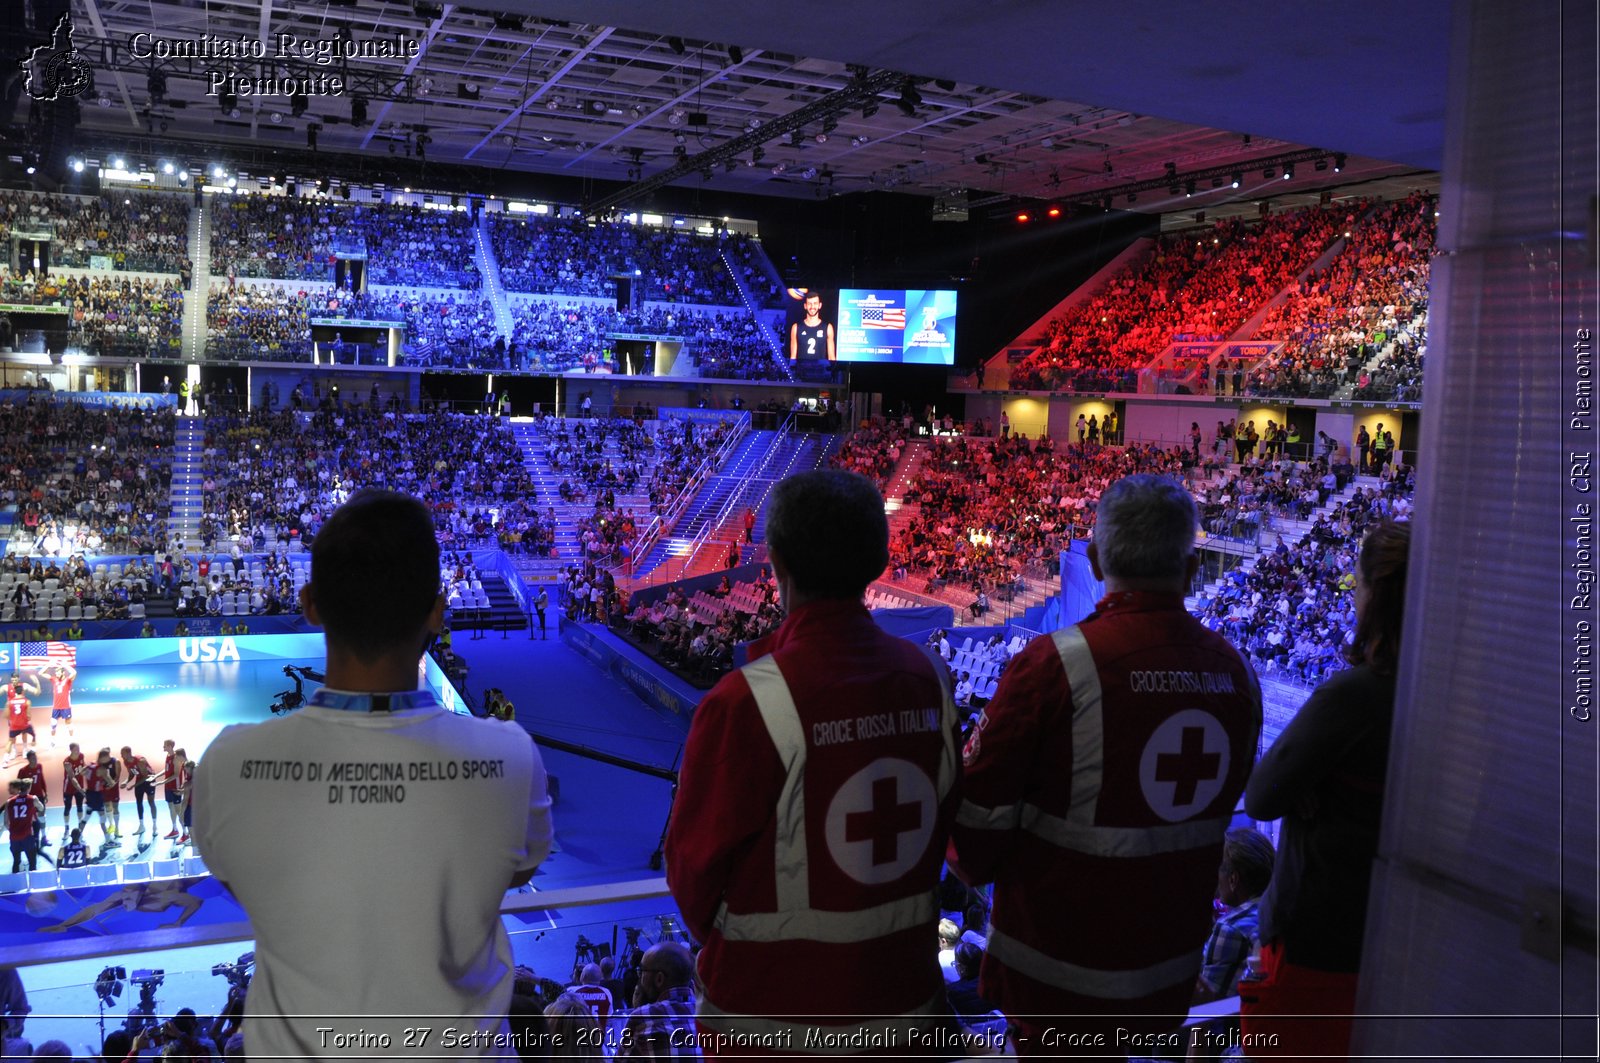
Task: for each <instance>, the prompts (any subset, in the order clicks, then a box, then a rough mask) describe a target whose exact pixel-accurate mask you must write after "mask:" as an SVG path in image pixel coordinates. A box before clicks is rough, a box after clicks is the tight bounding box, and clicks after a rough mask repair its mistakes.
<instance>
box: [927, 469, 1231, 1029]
mask: <svg viewBox="0 0 1600 1063" xmlns="http://www.w3.org/2000/svg"><path fill="white" fill-rule="evenodd" d="M1197 527H1198V519H1197V515H1196V512H1195V505H1194V500H1193V499H1192V498H1191V497H1190V496H1189V493H1188V491H1187V490H1186V489H1185V488H1184V487H1183V485H1182V484H1181V483H1178V482H1177V481H1175V480H1171V479H1168V478H1165V477H1160V476H1152V475H1139V476H1128V477H1125V478H1123V479H1121V480H1118V481H1116V482H1115V483H1113V484H1111V485H1110V486H1109V487H1107V488H1106V490H1105V491H1104V493H1103V494H1102V495H1101V497H1100V505H1099V510H1098V521H1097V523H1096V527H1095V532H1094V541H1093V542H1092V543H1091V544H1090V546H1089V551H1088V556H1089V564H1090V567H1091V568H1092V569H1093V571H1094V574H1095V576H1096V578H1098V579H1101V580H1103V581H1104V582H1105V586H1106V593H1105V596H1104V597H1103V598H1102V599H1101V600H1100V602H1099V603H1098V604H1097V605H1096V607H1095V611H1094V612H1093V613H1091V614H1090V615H1089V616H1087V617H1085V618H1084V619H1083V620H1082V621H1080V622H1079V623H1077V624H1075V625H1073V626H1071V627H1068V628H1065V629H1063V630H1061V631H1057V632H1055V633H1054V634H1052V635H1042V636H1040V637H1038V638H1036V639H1034V640H1033V641H1032V642H1031V643H1030V644H1029V645H1028V646H1027V648H1026V649H1024V650H1023V651H1022V652H1021V653H1020V654H1018V655H1017V656H1016V657H1014V658H1013V659H1012V661H1011V664H1010V666H1009V667H1008V668H1007V669H1006V672H1005V676H1004V678H1003V679H1002V680H1001V682H1000V686H999V689H998V690H996V692H995V697H994V699H993V700H992V701H991V702H990V703H989V704H988V706H987V707H986V708H985V709H984V711H983V714H982V716H980V718H979V721H978V725H977V727H976V728H975V729H974V731H973V732H972V735H971V737H970V738H969V739H968V742H967V746H966V749H965V751H964V753H963V760H964V763H965V768H966V771H965V775H964V778H963V783H962V785H963V788H964V791H965V794H964V796H965V800H963V801H962V804H961V808H960V812H959V813H958V815H957V817H956V826H955V828H954V831H953V836H952V844H951V862H952V864H953V865H954V866H955V868H956V871H957V873H958V874H959V875H960V876H961V877H962V878H963V879H964V880H965V881H966V882H967V883H968V884H969V885H973V886H977V885H982V884H984V883H989V882H993V883H994V910H993V915H992V925H991V927H990V934H989V940H988V949H987V951H986V952H985V955H984V959H983V973H982V981H981V986H980V988H981V991H982V993H983V996H984V997H985V998H986V999H988V1000H991V1001H993V1002H994V1003H995V1005H996V1006H998V1007H999V1008H1000V1010H1002V1011H1003V1012H1004V1013H1005V1014H1006V1016H1007V1017H1008V1018H1009V1019H1010V1021H1011V1026H1012V1030H1013V1032H1014V1034H1015V1036H1016V1041H1017V1048H1018V1050H1019V1052H1020V1053H1022V1054H1036V1053H1041V1054H1059V1053H1060V1052H1062V1051H1063V1050H1064V1048H1065V1047H1066V1046H1068V1045H1069V1041H1068V1040H1065V1038H1069V1037H1072V1038H1076V1039H1075V1040H1072V1041H1071V1042H1070V1044H1072V1045H1078V1046H1082V1045H1089V1046H1091V1047H1097V1048H1098V1049H1099V1054H1104V1053H1105V1052H1106V1051H1110V1052H1118V1051H1120V1052H1123V1053H1127V1052H1130V1051H1131V1052H1132V1053H1133V1054H1135V1055H1152V1054H1160V1053H1159V1052H1151V1051H1150V1049H1152V1048H1168V1047H1170V1048H1174V1049H1175V1050H1177V1051H1180V1052H1181V1051H1182V1048H1181V1045H1180V1041H1179V1040H1178V1039H1176V1038H1175V1035H1173V1037H1171V1038H1169V1036H1168V1035H1169V1034H1170V1033H1171V1032H1172V1031H1174V1030H1175V1029H1176V1027H1177V1025H1178V1023H1179V1022H1180V1021H1181V1019H1182V1017H1183V1015H1184V1014H1185V1012H1186V1011H1187V1010H1188V1007H1189V999H1190V995H1191V994H1192V993H1193V991H1194V986H1195V980H1196V977H1197V976H1198V974H1199V971H1200V947H1201V945H1202V943H1203V942H1204V941H1205V940H1206V935H1207V932H1208V931H1209V930H1210V927H1211V915H1212V909H1211V899H1212V895H1213V893H1214V892H1215V888H1216V875H1217V866H1218V863H1219V861H1220V860H1221V858H1222V847H1223V837H1224V834H1225V833H1226V831H1227V829H1228V825H1229V822H1230V819H1231V818H1232V814H1233V810H1234V806H1235V805H1236V804H1237V802H1238V800H1239V796H1240V794H1242V793H1243V792H1244V785H1245V780H1246V778H1247V777H1248V776H1249V774H1250V766H1251V761H1252V759H1253V757H1254V754H1255V748H1256V741H1257V739H1258V737H1259V735H1260V732H1261V693H1260V689H1259V687H1258V686H1257V683H1256V678H1255V674H1254V673H1253V672H1252V671H1251V670H1250V666H1249V665H1248V664H1247V663H1246V662H1245V660H1244V659H1243V658H1242V657H1241V656H1240V655H1239V653H1238V652H1237V651H1236V650H1235V649H1234V648H1233V647H1232V646H1231V645H1229V644H1228V642H1227V641H1226V640H1224V639H1223V638H1222V636H1220V635H1217V634H1215V633H1213V632H1211V631H1208V630H1207V629H1206V628H1205V627H1204V626H1202V625H1201V624H1200V622H1199V621H1198V620H1196V619H1194V618H1193V617H1191V616H1190V615H1189V614H1188V612H1187V611H1186V610H1185V609H1184V606H1183V595H1184V592H1185V590H1186V589H1187V588H1188V585H1189V582H1190V580H1191V579H1192V578H1193V577H1194V574H1195V571H1196V569H1197V567H1198V565H1199V559H1198V557H1197V556H1196V554H1195V534H1196V530H1197ZM1064 1016H1070V1017H1071V1018H1063V1017H1064ZM1047 1027H1053V1032H1054V1036H1053V1037H1052V1038H1049V1039H1042V1038H1041V1036H1040V1035H1041V1034H1042V1033H1043V1032H1044V1031H1045V1028H1047ZM1118 1038H1122V1040H1120V1041H1119V1040H1118ZM1091 1054H1093V1053H1091Z"/></svg>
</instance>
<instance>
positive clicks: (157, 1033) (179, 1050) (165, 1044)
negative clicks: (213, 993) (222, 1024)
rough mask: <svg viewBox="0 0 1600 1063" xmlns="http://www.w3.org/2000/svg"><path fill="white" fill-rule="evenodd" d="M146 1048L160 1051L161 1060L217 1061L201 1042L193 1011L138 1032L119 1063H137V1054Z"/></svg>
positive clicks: (189, 1009)
mask: <svg viewBox="0 0 1600 1063" xmlns="http://www.w3.org/2000/svg"><path fill="white" fill-rule="evenodd" d="M147 1048H160V1049H161V1058H162V1059H171V1060H190V1059H215V1058H216V1057H215V1056H214V1055H213V1054H212V1052H211V1049H209V1048H207V1047H206V1043H205V1042H204V1041H203V1040H201V1039H200V1020H199V1019H198V1018H196V1017H195V1013H194V1009H193V1008H183V1009H181V1010H179V1012H178V1013H177V1014H176V1015H174V1016H173V1017H172V1018H170V1019H168V1020H167V1021H166V1022H164V1023H161V1024H160V1025H155V1024H151V1025H149V1026H146V1027H145V1028H144V1029H142V1030H140V1031H139V1032H138V1034H137V1035H135V1036H134V1038H133V1047H132V1048H131V1049H129V1050H128V1055H127V1057H126V1058H125V1059H124V1060H123V1061H122V1063H137V1060H138V1059H139V1055H140V1053H142V1052H143V1051H144V1050H145V1049H147Z"/></svg>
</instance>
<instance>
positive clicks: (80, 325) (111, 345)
mask: <svg viewBox="0 0 1600 1063" xmlns="http://www.w3.org/2000/svg"><path fill="white" fill-rule="evenodd" d="M61 293H62V297H63V298H65V299H68V300H71V302H72V311H73V312H72V320H73V326H74V328H76V329H78V330H81V343H82V345H83V346H84V348H85V349H87V350H89V351H91V352H96V351H97V352H103V353H107V354H109V353H112V352H115V351H119V350H126V349H130V348H132V349H136V350H138V351H139V352H140V353H141V354H143V353H146V352H148V354H149V355H152V356H155V357H165V358H175V357H177V355H178V348H179V345H180V343H181V341H182V335H183V289H182V288H180V287H179V286H178V285H177V284H176V283H174V282H172V281H157V280H119V279H117V278H114V277H95V278H93V279H90V278H86V277H79V278H77V279H75V280H71V279H69V280H66V281H64V282H62V285H61Z"/></svg>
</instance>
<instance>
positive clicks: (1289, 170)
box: [1283, 162, 1294, 181]
mask: <svg viewBox="0 0 1600 1063" xmlns="http://www.w3.org/2000/svg"><path fill="white" fill-rule="evenodd" d="M1283 179H1284V180H1285V181H1290V180H1293V179H1294V163H1292V162H1291V163H1290V164H1289V165H1287V166H1285V167H1284V168H1283Z"/></svg>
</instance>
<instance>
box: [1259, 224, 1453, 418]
mask: <svg viewBox="0 0 1600 1063" xmlns="http://www.w3.org/2000/svg"><path fill="white" fill-rule="evenodd" d="M1435 207H1436V200H1435V199H1434V197H1432V196H1429V195H1424V194H1420V193H1419V194H1415V195H1412V196H1409V197H1407V198H1406V199H1403V200H1395V201H1393V202H1391V203H1386V204H1383V205H1381V206H1379V207H1378V208H1376V209H1375V210H1373V211H1372V212H1371V213H1369V214H1367V215H1366V216H1365V217H1363V218H1361V219H1360V220H1359V221H1358V222H1357V223H1356V224H1355V226H1354V227H1353V228H1352V229H1351V231H1350V238H1349V240H1348V241H1347V242H1346V246H1345V247H1344V249H1343V250H1341V251H1340V253H1339V254H1338V255H1337V256H1336V257H1335V258H1334V260H1333V261H1332V262H1331V263H1329V264H1328V266H1327V267H1326V268H1325V269H1321V270H1318V271H1317V272H1316V273H1315V274H1313V275H1312V276H1310V277H1307V278H1306V279H1305V280H1304V281H1302V282H1301V283H1300V284H1299V285H1297V286H1296V287H1295V288H1294V290H1293V291H1291V292H1290V294H1289V296H1288V298H1286V299H1285V300H1284V301H1283V302H1282V303H1280V304H1279V305H1277V306H1275V307H1273V308H1272V310H1271V311H1270V312H1269V313H1268V314H1267V317H1266V319H1265V320H1264V321H1263V322H1262V323H1261V325H1260V327H1258V328H1257V329H1256V337H1257V338H1259V339H1262V340H1282V341H1284V346H1283V348H1282V349H1281V350H1280V351H1279V352H1278V353H1277V354H1276V355H1275V356H1274V357H1273V359H1272V360H1270V361H1269V362H1268V363H1266V364H1263V365H1261V366H1258V367H1256V368H1255V369H1254V370H1253V371H1252V372H1251V374H1250V377H1249V380H1248V382H1247V384H1246V389H1245V390H1246V391H1247V392H1248V393H1249V394H1252V395H1295V396H1307V397H1311V398H1326V397H1328V396H1331V395H1334V394H1336V393H1338V392H1339V390H1340V389H1341V388H1351V389H1353V390H1352V391H1351V392H1350V393H1349V394H1352V395H1353V397H1356V398H1363V399H1377V400H1381V399H1391V398H1401V399H1408V400H1409V401H1416V399H1418V398H1420V395H1421V390H1420V385H1421V354H1420V350H1421V348H1422V346H1423V345H1424V344H1425V343H1426V333H1425V324H1426V310H1427V304H1428V277H1429V268H1430V264H1431V259H1432V254H1433V244H1434V233H1435V229H1436V225H1435V221H1434V210H1435ZM1369 367H1370V368H1369ZM1364 375H1365V376H1366V377H1367V378H1368V384H1367V385H1366V386H1365V387H1362V386H1360V381H1361V379H1362V377H1363V376H1364Z"/></svg>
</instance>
